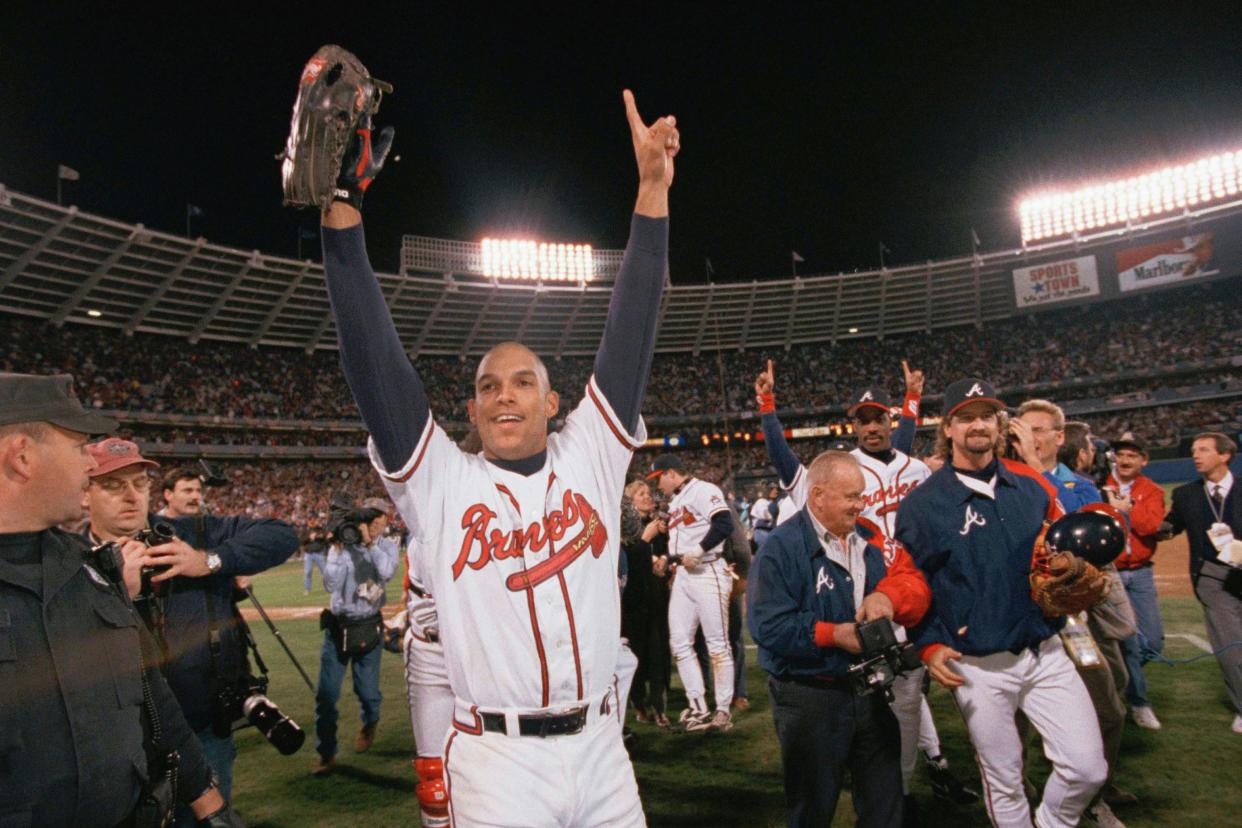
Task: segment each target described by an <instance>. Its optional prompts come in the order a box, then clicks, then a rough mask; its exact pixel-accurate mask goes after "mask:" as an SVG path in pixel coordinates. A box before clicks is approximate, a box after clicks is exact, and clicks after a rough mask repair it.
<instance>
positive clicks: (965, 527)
mask: <svg viewBox="0 0 1242 828" xmlns="http://www.w3.org/2000/svg"><path fill="white" fill-rule="evenodd" d="M987 525H988V522H987V521H986V520H985V519H984V517H983V515H981V514H979V513H978V512H976V511H975V510H974V509H972V508H970V507H969V506H967V507H966V522H965V523H963V524H962V530H961V531H960V532H958V534H959V535H968V534H970V527H972V526H987Z"/></svg>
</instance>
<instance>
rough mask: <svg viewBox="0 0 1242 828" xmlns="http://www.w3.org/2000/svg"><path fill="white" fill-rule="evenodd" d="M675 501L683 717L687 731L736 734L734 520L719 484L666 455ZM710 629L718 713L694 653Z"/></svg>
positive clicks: (674, 606) (671, 604) (674, 618)
mask: <svg viewBox="0 0 1242 828" xmlns="http://www.w3.org/2000/svg"><path fill="white" fill-rule="evenodd" d="M647 479H649V480H657V482H658V485H659V487H660V491H661V492H663V493H664V494H665V495H666V496H668V497H669V498H670V499H669V504H668V512H669V514H668V555H669V558H670V559H671V560H672V561H674V562H676V563H677V565H678V566H677V574H676V575H675V576H674V577H673V591H672V593H671V594H670V595H669V598H668V632H669V647H670V648H671V650H672V653H673V660H674V661H675V662H676V663H677V675H679V676H680V677H681V685H682V687H684V688H685V690H686V700H687V702H688V703H689V707H687V708H686V709H685V710H684V711H682V714H681V719H680V721H681V723H682V724H683V725H685V728H686V730H728V729H730V728H731V727H733V722H732V718H731V714H730V712H729V705H730V704H732V702H733V653H732V651H731V650H730V649H729V594H730V592H731V591H732V589H733V576H732V574H731V573H730V572H729V568H728V564H727V563H726V561H725V559H724V542H725V539H726V538H728V537H729V536H730V535H732V534H733V517H732V515H731V514H730V512H729V504H728V503H727V502H725V497H724V492H722V491H720V487H719V486H717V485H716V484H714V483H708V482H707V481H706V480H700V479H699V478H697V477H692V476H691V475H689V474H687V473H686V469H685V467H684V466H683V465H682V462H681V459H680V458H679V457H677V455H675V454H661V455H660V456H659V457H657V458H656V459H655V462H654V463H653V464H652V467H651V474H649V475H647ZM699 627H702V628H703V640H704V642H705V643H706V644H707V656H708V658H709V659H710V660H711V663H712V688H713V690H714V691H715V696H716V712H715V714H713V713H712V712H711V710H709V709H708V707H707V689H706V686H705V684H704V681H703V670H702V668H701V667H699V660H698V657H697V656H696V655H695V653H694V633H695V632H696V631H697V630H698V629H699Z"/></svg>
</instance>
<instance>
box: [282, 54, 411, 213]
mask: <svg viewBox="0 0 1242 828" xmlns="http://www.w3.org/2000/svg"><path fill="white" fill-rule="evenodd" d="M391 91H392V87H391V86H390V85H388V84H387V83H384V82H383V81H381V80H376V79H375V78H373V77H371V75H370V73H369V72H367V68H366V67H365V66H363V65H362V63H361V62H360V61H359V60H358V58H356V57H354V55H353V54H351V53H350V52H347V51H346V50H345V49H342V48H341V47H340V46H332V45H328V46H324V47H322V48H320V50H319V51H318V52H315V55H314V56H313V57H312V58H311V59H310V60H309V61H307V63H306V67H305V68H304V69H303V70H302V78H301V80H300V81H299V82H298V97H297V100H296V101H295V102H294V104H293V120H292V122H291V123H290V125H289V139H288V140H287V141H286V142H285V149H284V152H282V153H281V154H280V155H279V156H277V158H278V160H280V161H281V168H280V178H281V184H282V186H283V188H284V203H285V204H292V205H293V206H295V207H311V206H314V207H318V208H319V209H321V210H327V209H328V208H329V207H330V206H332V202H333V201H338V200H339V201H348V202H349V203H350V204H352V205H353V206H354V207H360V206H361V205H362V196H363V194H364V193H365V192H366V189H367V186H369V185H370V183H371V180H372V179H373V178H374V177H375V174H376V173H378V172H379V169H380V167H381V166H383V164H384V158H385V157H386V156H387V155H388V150H389V148H390V147H391V146H392V135H393V132H392V127H388V128H387V129H385V130H383V131H382V132H381V133H380V137H379V139H378V140H376V142H375V144H374V146H372V143H371V116H372V115H374V114H375V112H376V111H377V110H378V109H379V105H380V99H381V98H382V97H383V93H385V92H391ZM347 151H349V153H350V158H349V160H348V162H347V163H346V164H345V168H344V169H342V163H343V162H345V161H346V152H347Z"/></svg>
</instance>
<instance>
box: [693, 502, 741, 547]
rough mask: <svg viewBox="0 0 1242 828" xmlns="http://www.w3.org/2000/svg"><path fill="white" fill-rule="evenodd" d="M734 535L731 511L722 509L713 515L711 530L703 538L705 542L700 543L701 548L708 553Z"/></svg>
mask: <svg viewBox="0 0 1242 828" xmlns="http://www.w3.org/2000/svg"><path fill="white" fill-rule="evenodd" d="M732 534H733V518H731V517H729V510H728V509H722V510H721V511H719V512H717V513H716V514H714V515H712V525H711V528H709V529H708V530H707V534H706V535H704V536H703V540H701V541H699V546H701V547H702V548H703V551H704V552H706V551H707V550H709V549H712V548H714V547H715V546H716V545H717V544H719V543H720V542H721V541H723V540H724V539H725V538H727V537H729V536H730V535H732Z"/></svg>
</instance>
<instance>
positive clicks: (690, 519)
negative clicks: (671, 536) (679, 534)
mask: <svg viewBox="0 0 1242 828" xmlns="http://www.w3.org/2000/svg"><path fill="white" fill-rule="evenodd" d="M692 523H694V514H693V513H692V512H691V511H690V510H689V509H687V508H686V507H685V506H682V507H680V508H678V509H677V511H675V512H673V513H672V514H671V515H669V516H668V526H669V528H670V529H672V528H673V527H674V526H682V525H685V526H689V525H691V524H692Z"/></svg>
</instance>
